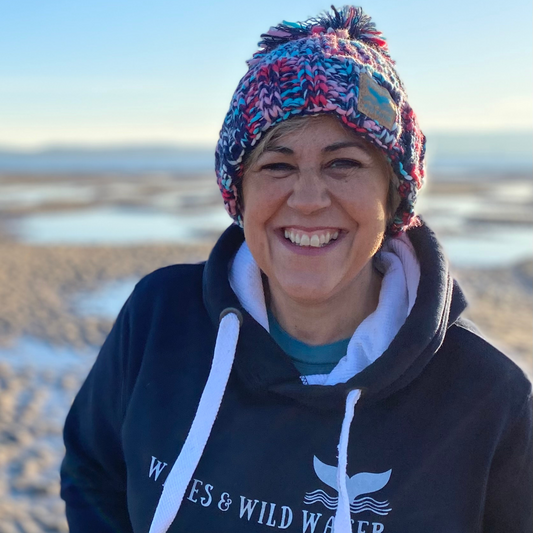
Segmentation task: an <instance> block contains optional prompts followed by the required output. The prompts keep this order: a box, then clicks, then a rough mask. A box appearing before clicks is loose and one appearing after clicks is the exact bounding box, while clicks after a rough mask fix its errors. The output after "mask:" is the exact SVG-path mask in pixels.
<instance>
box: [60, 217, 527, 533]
mask: <svg viewBox="0 0 533 533" xmlns="http://www.w3.org/2000/svg"><path fill="white" fill-rule="evenodd" d="M408 235H409V237H410V239H411V242H412V243H413V246H414V248H415V250H416V253H417V257H418V260H419V262H420V269H421V278H420V284H419V288H418V293H417V299H416V303H415V305H414V307H413V309H412V311H411V313H410V315H409V317H408V318H407V321H406V323H405V324H404V326H403V327H402V328H401V329H400V331H399V333H398V335H397V336H396V338H395V339H394V340H393V341H392V343H391V344H390V346H389V348H388V349H387V350H386V352H385V353H384V354H383V355H382V356H381V357H379V358H378V359H377V360H376V361H375V362H374V363H373V364H371V365H370V366H369V367H367V368H366V369H365V370H363V371H362V372H360V373H359V374H357V375H356V376H354V377H353V378H352V379H350V380H349V381H348V382H346V383H343V384H338V385H335V386H318V385H304V384H303V383H302V381H301V379H300V376H299V373H298V371H297V370H296V368H295V367H294V366H293V364H292V362H291V361H290V359H289V357H288V356H287V355H286V354H285V353H284V352H283V351H282V350H281V349H280V348H279V347H278V345H277V344H276V343H275V342H274V340H273V339H272V338H271V337H270V335H269V334H268V333H267V332H266V331H265V330H264V329H263V328H262V327H261V326H260V325H259V324H258V323H257V322H255V320H254V319H253V318H252V317H251V316H250V315H249V314H248V313H247V312H246V311H245V310H244V309H243V308H242V306H241V304H240V302H239V301H238V299H237V297H236V295H235V294H234V293H233V291H232V290H231V287H230V285H229V282H228V265H229V263H230V261H231V259H232V258H233V256H234V255H235V253H236V251H237V250H238V248H239V246H240V244H241V243H242V240H243V234H242V230H240V228H238V227H236V226H232V227H230V228H229V229H228V230H227V231H226V232H225V233H224V234H223V235H222V237H221V238H220V240H219V241H218V243H217V244H216V246H215V248H214V249H213V252H212V253H211V256H210V257H209V260H208V261H207V262H206V263H205V264H197V265H176V266H171V267H167V268H164V269H161V270H158V271H156V272H154V273H153V274H150V275H149V276H147V277H145V278H144V279H143V280H142V281H140V282H139V283H138V285H137V287H136V289H135V291H134V292H133V294H132V295H131V296H130V298H129V299H128V301H127V302H126V304H125V305H124V307H123V309H122V311H121V312H120V315H119V316H118V319H117V321H116V323H115V325H114V327H113V329H112V331H111V333H110V335H109V337H108V338H107V340H106V342H105V344H104V345H103V347H102V350H101V352H100V354H99V356H98V359H97V361H96V363H95V365H94V367H93V368H92V370H91V372H90V374H89V376H88V377H87V380H86V381H85V383H84V385H83V387H82V388H81V390H80V392H79V394H78V395H77V397H76V399H75V401H74V404H73V406H72V409H71V411H70V413H69V415H68V418H67V421H66V425H65V434H64V437H65V446H66V455H65V459H64V461H63V465H62V470H61V476H62V490H61V495H62V497H63V499H64V500H65V502H66V506H67V518H68V522H69V525H70V531H71V532H72V533H81V532H87V533H88V532H91V533H92V532H102V533H107V532H121V533H122V532H123V533H126V532H132V531H133V532H135V533H146V532H148V530H149V527H150V524H151V521H152V517H153V515H154V512H155V509H156V507H157V504H158V501H159V498H160V495H161V490H162V485H163V483H164V481H165V479H166V477H167V475H168V473H169V472H170V469H171V467H172V465H173V463H174V461H175V460H176V457H177V456H178V454H179V452H180V450H181V447H182V446H183V443H184V441H185V439H186V437H187V434H188V431H189V428H190V426H191V423H192V420H193V418H194V416H195V413H196V408H197V405H198V401H199V399H200V396H201V394H202V391H203V388H204V385H205V383H206V380H207V376H208V374H209V370H210V364H211V360H212V356H213V348H214V344H215V339H216V335H217V328H218V321H219V316H220V314H221V312H222V311H223V310H224V309H225V308H228V307H233V308H237V309H239V310H240V311H241V313H242V315H243V324H242V327H241V330H240V335H239V341H238V345H237V352H236V355H235V362H234V365H233V370H232V372H231V375H230V379H229V383H228V386H227V389H226V392H225V394H224V397H223V401H222V404H221V408H220V411H219V413H218V417H217V419H216V422H215V424H214V426H213V429H212V432H211V436H210V438H209V440H208V442H207V446H206V448H205V450H204V453H203V455H202V458H201V460H200V463H199V465H198V467H197V469H196V471H195V473H194V476H193V479H192V480H191V482H190V484H189V487H188V489H187V491H186V493H185V498H184V500H183V503H182V505H181V508H180V510H179V512H178V515H177V517H176V519H175V521H174V523H173V524H172V526H171V527H170V529H169V531H170V532H173V533H177V532H186V533H207V532H217V533H229V532H232V533H239V532H251V533H255V532H257V533H259V532H268V531H274V530H282V531H288V532H302V533H305V532H308V533H325V532H332V528H333V515H334V513H335V507H336V502H337V494H336V490H335V487H334V484H332V483H328V479H331V476H332V475H334V474H335V468H336V465H337V443H338V440H339V434H340V430H341V423H342V420H343V416H344V404H345V400H346V395H347V393H348V392H349V391H350V390H353V389H356V388H357V389H361V390H362V397H361V399H360V400H359V402H358V403H357V406H356V410H355V417H354V420H353V422H352V425H351V430H350V441H349V449H348V469H347V471H348V476H349V478H350V479H349V481H348V486H349V488H350V487H351V488H350V490H351V491H352V493H351V494H350V496H351V497H352V496H353V498H352V501H353V503H352V506H351V511H352V514H351V517H352V524H353V531H354V532H358V533H428V532H431V533H451V532H453V533H474V532H484V533H488V532H495V533H496V532H498V533H502V532H506V533H515V532H516V533H530V532H531V531H533V519H532V515H533V510H532V507H533V440H532V409H531V385H530V383H529V381H528V380H527V379H526V377H525V376H524V374H523V372H522V371H521V370H520V369H519V368H518V367H517V366H516V365H515V364H514V363H512V362H511V361H510V360H509V359H508V358H507V357H506V356H504V355H503V354H501V353H500V352H499V351H498V350H496V349H495V348H494V347H492V346H491V345H490V344H488V343H487V342H486V341H485V340H483V339H482V338H481V337H480V336H479V335H478V334H477V333H476V332H475V331H473V330H472V328H470V327H469V326H468V325H467V323H466V322H464V321H463V320H462V319H461V318H460V314H461V312H462V311H463V310H464V307H465V305H466V304H465V301H464V298H463V295H462V293H461V291H460V289H459V288H458V286H457V285H456V284H455V283H454V282H453V280H452V279H451V277H450V274H449V272H448V269H447V264H446V260H445V259H444V256H443V254H442V250H441V249H440V246H439V244H438V242H437V241H436V239H435V236H434V235H433V234H432V232H431V231H430V230H429V229H428V228H427V227H425V226H422V227H419V228H414V229H411V230H409V232H408ZM367 473H371V474H378V477H379V479H380V480H381V482H380V485H379V486H380V487H381V488H378V489H377V490H373V492H372V493H371V494H365V493H364V491H363V493H359V492H358V486H360V480H361V479H363V478H364V477H365V476H366V474H367ZM358 484H359V485H358Z"/></svg>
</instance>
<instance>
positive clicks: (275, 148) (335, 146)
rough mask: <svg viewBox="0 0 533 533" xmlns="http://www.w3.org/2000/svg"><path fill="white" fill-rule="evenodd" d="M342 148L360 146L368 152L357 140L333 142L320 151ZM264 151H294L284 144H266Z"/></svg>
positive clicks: (329, 151) (287, 153) (332, 150)
mask: <svg viewBox="0 0 533 533" xmlns="http://www.w3.org/2000/svg"><path fill="white" fill-rule="evenodd" d="M342 148H360V149H361V150H364V151H365V152H367V153H368V148H367V147H366V146H365V145H364V144H363V143H361V142H359V141H342V142H338V143H333V144H330V145H329V146H326V147H325V148H322V152H324V153H331V152H335V151H337V150H341V149H342ZM265 152H276V153H279V154H284V155H292V154H294V151H293V150H291V149H290V148H287V147H286V146H267V147H266V148H265Z"/></svg>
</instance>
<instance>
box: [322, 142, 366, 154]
mask: <svg viewBox="0 0 533 533" xmlns="http://www.w3.org/2000/svg"><path fill="white" fill-rule="evenodd" d="M342 148H360V149H361V150H364V151H365V152H368V148H367V147H366V146H365V145H364V144H363V143H362V142H358V141H344V142H338V143H334V144H330V145H329V146H326V147H325V148H323V149H322V151H323V152H326V153H330V152H335V151H336V150H341V149H342Z"/></svg>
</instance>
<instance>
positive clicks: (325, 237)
mask: <svg viewBox="0 0 533 533" xmlns="http://www.w3.org/2000/svg"><path fill="white" fill-rule="evenodd" d="M339 233H340V230H334V231H330V230H328V231H314V232H312V233H309V232H305V231H302V230H296V229H292V228H285V230H284V235H285V238H286V239H287V240H289V241H291V242H292V243H293V244H296V245H297V246H309V247H311V248H322V247H324V246H327V245H328V244H330V243H331V242H332V241H335V240H337V239H338V237H339Z"/></svg>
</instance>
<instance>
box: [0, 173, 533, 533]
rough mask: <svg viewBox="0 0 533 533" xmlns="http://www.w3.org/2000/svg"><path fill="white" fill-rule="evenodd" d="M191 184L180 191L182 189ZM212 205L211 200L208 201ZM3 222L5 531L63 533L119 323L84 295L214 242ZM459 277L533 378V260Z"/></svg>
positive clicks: (0, 424) (200, 254) (0, 515)
mask: <svg viewBox="0 0 533 533" xmlns="http://www.w3.org/2000/svg"><path fill="white" fill-rule="evenodd" d="M98 183H100V182H98ZM100 185H101V187H102V191H101V195H102V196H101V197H105V198H106V199H107V198H109V189H105V190H104V186H105V187H108V185H107V182H106V181H105V180H102V182H101V184H100ZM100 185H99V186H100ZM145 185H146V184H145ZM167 185H168V184H167V182H166V181H164V183H163V184H162V185H161V186H160V189H157V190H156V192H157V194H161V195H163V196H164V195H166V194H167V193H168V191H169V190H170V189H171V187H170V185H168V188H167V189H165V187H167ZM189 186H190V187H191V188H192V184H190V183H188V182H184V183H180V187H181V189H184V188H185V187H189ZM154 187H155V186H154V185H153V184H152V188H154ZM139 190H140V189H139V187H136V188H135V191H136V192H135V194H133V193H131V197H130V198H129V200H128V201H133V199H135V202H137V201H139V202H140V201H141V200H140V199H139V198H141V197H142V196H143V195H145V196H144V197H145V198H146V195H147V194H148V190H145V191H144V193H143V194H140V193H139ZM154 190H155V189H154ZM209 191H210V190H209ZM130 192H131V191H130ZM130 192H128V195H130ZM182 192H183V191H182ZM215 192H216V191H215ZM121 194H122V195H123V196H122V199H123V200H124V201H126V200H125V199H124V194H123V193H121ZM180 194H181V193H180ZM217 194H218V193H217ZM101 197H100V198H101ZM132 198H133V199H132ZM176 198H178V196H176ZM179 198H181V196H180V197H179ZM211 199H212V195H211V192H209V193H208V194H206V195H205V198H204V200H205V202H206V203H209V202H211ZM204 200H202V201H204ZM69 201H70V200H69ZM87 201H90V202H93V201H96V202H97V203H101V201H100V199H99V198H97V199H96V200H94V198H93V197H90V198H88V200H87ZM57 207H58V206H54V209H56V208H57ZM62 207H63V208H67V206H65V205H63V206H62ZM48 208H50V206H41V207H40V208H39V209H41V210H42V209H48ZM13 209H14V208H12V211H13ZM17 209H18V211H17V213H16V214H17V216H24V214H25V212H23V211H24V210H23V209H22V207H19V208H17ZM27 209H28V212H35V210H36V208H35V206H33V207H28V208H27ZM4 213H5V209H4ZM0 215H1V213H0ZM1 222H2V220H1V217H0V257H1V261H0V302H2V305H1V306H0V533H15V532H25V533H37V532H63V531H67V527H66V522H65V519H64V506H63V504H62V502H61V500H60V499H59V474H58V471H59V464H60V461H61V457H62V454H63V446H62V439H61V432H62V426H63V422H64V418H65V416H66V412H67V410H68V407H69V405H70V403H71V402H72V399H73V397H74V395H75V393H76V392H77V390H78V389H79V386H80V384H81V382H82V380H83V379H84V376H85V375H86V373H87V371H88V369H89V368H90V365H91V363H92V361H93V360H94V357H95V355H96V353H97V351H98V346H100V345H101V343H102V342H103V340H104V339H105V336H106V335H107V333H108V332H109V329H110V328H111V325H112V322H113V317H111V316H104V315H102V314H95V313H93V314H91V313H87V312H84V313H81V312H80V310H79V308H78V307H77V305H76V304H77V301H78V299H79V296H80V295H81V294H86V293H90V292H91V291H94V290H96V289H98V288H101V287H103V286H104V287H105V286H106V284H107V283H109V282H114V281H120V280H126V279H127V280H132V279H139V278H140V277H142V276H143V275H144V274H146V273H149V272H151V271H153V270H154V269H156V268H158V267H161V266H165V265H169V264H173V263H180V262H198V261H200V260H203V259H205V258H206V257H207V255H208V253H209V250H210V248H211V244H209V243H206V244H202V245H195V246H190V245H187V246H185V245H177V244H169V245H163V244H159V245H153V246H149V245H143V246H91V247H87V246H70V245H68V246H55V245H54V246H33V245H28V244H22V243H20V242H17V241H15V240H13V239H10V238H8V237H6V234H5V233H4V237H3V238H2V227H1ZM454 275H455V276H456V277H457V278H458V279H459V281H460V283H461V286H462V287H463V289H464V290H465V292H466V295H467V298H468V300H469V301H470V307H469V309H468V311H467V313H466V316H467V317H468V318H470V319H472V320H473V321H474V322H475V323H476V324H477V326H478V327H479V328H480V330H481V331H482V333H483V334H484V335H485V336H486V337H487V338H488V339H490V340H491V341H492V342H493V343H494V344H495V345H496V346H497V347H499V348H500V349H502V350H503V351H504V352H505V353H507V354H508V355H509V356H511V357H512V358H513V359H514V360H515V361H516V362H517V363H518V364H519V365H520V366H521V367H522V368H523V369H524V370H525V371H526V372H528V373H529V375H530V376H531V375H533V333H532V325H533V261H527V262H523V263H520V264H516V265H513V266H510V267H505V268H494V269H460V270H458V269H455V271H454Z"/></svg>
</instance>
